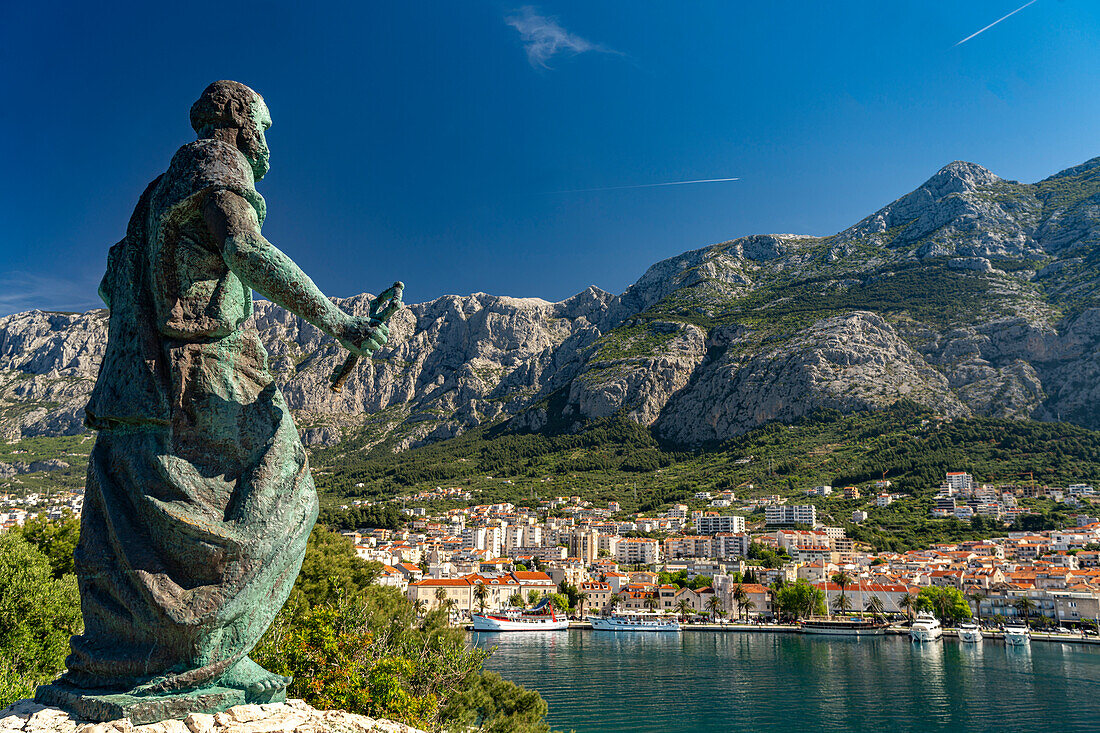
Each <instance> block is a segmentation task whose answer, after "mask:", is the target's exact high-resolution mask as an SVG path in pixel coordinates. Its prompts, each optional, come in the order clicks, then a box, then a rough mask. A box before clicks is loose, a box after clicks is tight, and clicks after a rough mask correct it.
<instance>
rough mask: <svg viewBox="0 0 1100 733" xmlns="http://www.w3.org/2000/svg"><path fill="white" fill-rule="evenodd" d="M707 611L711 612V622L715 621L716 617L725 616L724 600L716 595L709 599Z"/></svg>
mask: <svg viewBox="0 0 1100 733" xmlns="http://www.w3.org/2000/svg"><path fill="white" fill-rule="evenodd" d="M707 610H708V611H710V620H711V621H715V620H716V617H718V616H721V615H723V614H724V611H723V609H722V599H721V598H719V597H718V594H717V593H715V594H714V595H713V596H711V597H710V598H708V599H707Z"/></svg>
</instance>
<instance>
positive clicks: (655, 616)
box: [588, 611, 680, 631]
mask: <svg viewBox="0 0 1100 733" xmlns="http://www.w3.org/2000/svg"><path fill="white" fill-rule="evenodd" d="M588 621H589V622H590V623H591V624H592V629H593V630H594V631H679V630H680V622H679V621H677V620H676V617H675V616H666V615H663V614H659V613H644V612H641V611H639V612H636V613H614V614H611V615H610V616H607V617H601V616H589V617H588Z"/></svg>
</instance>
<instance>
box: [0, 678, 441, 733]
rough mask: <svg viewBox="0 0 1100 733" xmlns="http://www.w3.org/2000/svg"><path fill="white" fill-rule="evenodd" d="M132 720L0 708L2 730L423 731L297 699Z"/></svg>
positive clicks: (19, 706)
mask: <svg viewBox="0 0 1100 733" xmlns="http://www.w3.org/2000/svg"><path fill="white" fill-rule="evenodd" d="M41 689H43V688H39V690H41ZM135 723H136V721H134V720H132V719H130V718H120V719H117V720H110V721H99V722H97V721H91V720H88V719H84V718H81V717H79V716H76V715H73V714H72V713H69V712H67V711H65V710H60V709H58V708H56V707H50V706H47V705H41V704H39V703H36V702H34V701H33V700H21V701H19V702H17V703H15V704H14V705H12V706H11V707H9V708H7V709H5V710H0V733H17V732H18V733H333V732H334V731H339V732H340V733H423V731H419V730H417V729H416V728H410V727H409V726H407V725H402V724H401V723H393V722H391V721H388V720H377V719H375V718H368V717H366V716H363V715H356V714H354V713H346V712H344V711H343V710H315V709H314V708H312V707H310V706H309V705H307V704H306V703H305V702H303V701H301V700H290V701H289V702H283V703H266V704H263V705H238V706H235V707H231V708H229V709H228V710H224V711H222V712H219V713H215V714H213V715H211V714H207V713H190V714H189V715H187V716H186V717H184V718H183V719H182V720H178V719H168V720H162V721H161V722H159V723H152V724H150V725H135Z"/></svg>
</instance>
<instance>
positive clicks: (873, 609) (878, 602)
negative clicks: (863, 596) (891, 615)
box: [864, 596, 884, 618]
mask: <svg viewBox="0 0 1100 733" xmlns="http://www.w3.org/2000/svg"><path fill="white" fill-rule="evenodd" d="M883 608H884V607H883V605H882V599H881V598H879V597H878V596H871V598H870V600H868V601H867V607H866V608H865V609H864V610H866V611H867V613H869V614H871V616H872V617H874V618H878V617H879V616H881V615H882V611H883Z"/></svg>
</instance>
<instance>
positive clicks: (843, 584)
mask: <svg viewBox="0 0 1100 733" xmlns="http://www.w3.org/2000/svg"><path fill="white" fill-rule="evenodd" d="M831 580H832V581H833V584H834V585H836V586H837V587H839V588H840V597H839V598H837V599H836V601H835V602H834V603H833V607H834V608H836V609H837V610H839V611H848V610H851V608H852V602H851V600H849V598H848V597H847V596H846V595H845V594H844V591H845V589H847V587H848V586H849V585H851V584H852V576H851V575H848V573H846V572H845V571H843V570H841V571H839V572H836V573H833V577H832V578H831ZM828 589H829V586H828V585H826V586H825V590H826V592H827V591H828Z"/></svg>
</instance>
